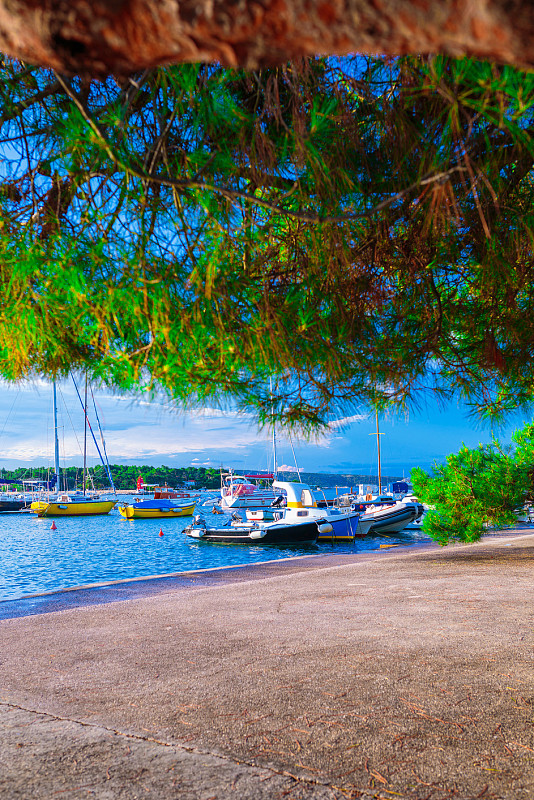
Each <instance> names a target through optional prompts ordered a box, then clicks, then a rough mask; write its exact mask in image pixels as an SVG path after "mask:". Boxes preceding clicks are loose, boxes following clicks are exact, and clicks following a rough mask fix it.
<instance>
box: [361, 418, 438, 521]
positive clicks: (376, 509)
mask: <svg viewBox="0 0 534 800" xmlns="http://www.w3.org/2000/svg"><path fill="white" fill-rule="evenodd" d="M369 435H370V436H376V443H377V450H378V496H377V497H375V498H374V499H373V500H372V501H370V502H363V503H357V502H356V503H353V504H352V508H353V509H354V510H355V511H363V514H362V515H361V516H360V522H361V524H362V525H369V527H368V530H369V532H370V533H374V534H377V533H378V534H380V533H399V532H400V531H402V530H404V528H406V526H407V525H409V524H410V523H411V522H414V521H417V520H419V519H420V518H421V517H422V515H423V511H424V508H423V506H422V505H421V503H419V502H417V501H415V502H412V501H411V500H407V499H406V498H405V499H404V500H395V498H394V497H389V496H386V495H383V494H382V463H381V458H380V436H382V435H383V434H381V432H380V429H379V427H378V412H376V433H375V434H369Z"/></svg>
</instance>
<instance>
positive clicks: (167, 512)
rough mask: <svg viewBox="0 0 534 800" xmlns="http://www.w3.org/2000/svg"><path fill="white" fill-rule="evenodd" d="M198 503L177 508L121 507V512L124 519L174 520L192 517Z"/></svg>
mask: <svg viewBox="0 0 534 800" xmlns="http://www.w3.org/2000/svg"><path fill="white" fill-rule="evenodd" d="M195 505H196V503H191V505H188V506H177V507H176V508H136V507H135V506H132V505H122V506H119V512H120V514H121V516H123V517H124V519H172V518H173V517H190V516H191V515H192V513H193V511H194V510H195Z"/></svg>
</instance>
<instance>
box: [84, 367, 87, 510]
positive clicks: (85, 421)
mask: <svg viewBox="0 0 534 800" xmlns="http://www.w3.org/2000/svg"><path fill="white" fill-rule="evenodd" d="M83 410H84V429H83V493H84V495H85V485H86V475H87V373H85V402H84V406H83Z"/></svg>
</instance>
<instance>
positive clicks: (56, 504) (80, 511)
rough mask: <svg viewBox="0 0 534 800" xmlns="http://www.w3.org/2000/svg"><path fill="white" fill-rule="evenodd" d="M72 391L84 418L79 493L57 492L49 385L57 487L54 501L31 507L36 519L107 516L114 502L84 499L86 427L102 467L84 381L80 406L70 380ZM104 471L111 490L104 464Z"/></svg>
mask: <svg viewBox="0 0 534 800" xmlns="http://www.w3.org/2000/svg"><path fill="white" fill-rule="evenodd" d="M73 383H74V387H75V389H76V392H77V394H78V397H79V398H80V402H81V403H82V407H83V409H84V416H85V435H84V464H83V491H82V492H81V493H80V494H78V493H74V494H70V493H69V492H61V491H60V490H59V486H60V472H59V440H58V428H57V395H56V384H55V381H54V384H53V398H54V469H55V485H56V486H57V487H58V492H57V495H56V497H54V498H53V499H52V498H49V499H48V500H36V501H34V502H33V503H32V504H31V506H30V510H31V511H33V512H34V513H36V514H37V516H38V517H86V516H93V515H95V514H109V512H110V511H111V509H112V508H114V506H115V505H116V503H117V501H116V500H101V499H100V498H99V497H88V496H87V495H86V491H85V490H86V475H87V460H86V456H87V428H88V427H89V429H90V431H91V434H92V436H93V440H94V442H95V445H96V448H97V450H98V453H99V455H100V458H101V459H102V463H103V464H104V459H103V458H102V454H101V453H100V449H99V447H98V444H97V443H96V439H95V435H94V433H93V429H92V428H91V424H90V422H89V419H88V416H87V379H86V382H85V404H84V403H83V402H82V400H81V397H80V393H79V392H78V387H77V386H76V382H75V381H74V378H73ZM104 467H106V468H107V471H108V477H109V478H110V481H111V484H112V486H113V479H112V478H111V473H110V471H109V464H104Z"/></svg>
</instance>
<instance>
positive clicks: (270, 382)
mask: <svg viewBox="0 0 534 800" xmlns="http://www.w3.org/2000/svg"><path fill="white" fill-rule="evenodd" d="M269 389H270V393H271V416H272V418H273V475H274V480H276V478H277V475H276V472H277V470H276V425H275V423H274V403H273V379H272V378H269Z"/></svg>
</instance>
